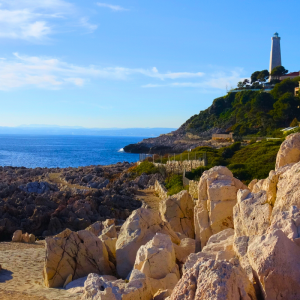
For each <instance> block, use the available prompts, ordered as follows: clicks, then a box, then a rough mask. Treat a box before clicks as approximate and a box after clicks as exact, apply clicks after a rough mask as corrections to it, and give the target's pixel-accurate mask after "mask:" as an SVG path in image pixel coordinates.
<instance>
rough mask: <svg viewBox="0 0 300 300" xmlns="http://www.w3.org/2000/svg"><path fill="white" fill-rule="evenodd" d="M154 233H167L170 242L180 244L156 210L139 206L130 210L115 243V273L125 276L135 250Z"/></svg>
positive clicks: (134, 256)
mask: <svg viewBox="0 0 300 300" xmlns="http://www.w3.org/2000/svg"><path fill="white" fill-rule="evenodd" d="M156 233H164V234H167V235H169V236H170V237H171V239H172V242H174V243H175V244H180V240H179V238H178V236H177V235H176V233H175V232H174V231H173V230H172V228H171V226H170V224H169V223H168V222H164V221H162V218H161V216H160V214H159V213H158V212H157V211H154V210H151V209H146V208H140V209H138V210H135V211H133V212H132V214H131V215H130V216H129V218H128V219H127V220H126V222H125V223H124V224H123V225H122V227H121V230H120V233H119V237H118V240H117V244H116V261H117V273H118V274H119V276H120V277H122V278H126V277H127V275H128V274H129V272H130V271H131V270H132V268H133V265H134V262H135V258H136V253H137V251H138V250H139V248H140V247H141V246H142V245H145V244H146V243H147V242H149V241H150V240H151V239H152V238H153V237H154V235H155V234H156Z"/></svg>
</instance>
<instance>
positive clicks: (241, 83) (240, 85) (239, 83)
mask: <svg viewBox="0 0 300 300" xmlns="http://www.w3.org/2000/svg"><path fill="white" fill-rule="evenodd" d="M237 87H238V88H239V89H242V88H243V87H244V84H243V82H242V81H239V82H238V84H237Z"/></svg>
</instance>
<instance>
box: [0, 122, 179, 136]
mask: <svg viewBox="0 0 300 300" xmlns="http://www.w3.org/2000/svg"><path fill="white" fill-rule="evenodd" d="M175 129H176V128H84V127H79V126H76V127H75V126H74V127H72V126H70V127H68V126H58V125H21V126H18V127H0V134H36V135H94V136H137V137H139V136H140V137H157V136H159V135H161V134H165V133H168V132H170V131H173V130H175Z"/></svg>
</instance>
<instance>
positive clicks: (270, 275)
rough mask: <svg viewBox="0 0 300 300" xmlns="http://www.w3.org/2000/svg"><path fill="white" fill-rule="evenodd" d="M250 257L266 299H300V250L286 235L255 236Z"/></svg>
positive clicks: (250, 247) (249, 250) (277, 232)
mask: <svg viewBox="0 0 300 300" xmlns="http://www.w3.org/2000/svg"><path fill="white" fill-rule="evenodd" d="M247 254H248V258H249V262H250V265H251V267H252V269H253V270H254V272H255V273H256V274H257V277H258V280H259V282H260V286H261V289H262V291H263V295H264V299H266V300H273V299H286V300H296V299H300V259H299V258H300V247H299V246H298V245H297V244H295V243H294V242H293V241H291V240H290V239H289V238H288V237H287V236H286V235H285V234H284V232H282V231H281V230H276V231H273V232H272V233H270V234H266V235H262V236H256V237H254V238H253V240H252V241H251V243H249V245H248V250H247Z"/></svg>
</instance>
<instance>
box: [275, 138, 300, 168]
mask: <svg viewBox="0 0 300 300" xmlns="http://www.w3.org/2000/svg"><path fill="white" fill-rule="evenodd" d="M299 161H300V133H294V134H290V135H288V136H287V137H286V139H285V141H284V142H283V143H282V144H281V146H280V149H279V152H278V154H277V158H276V170H277V169H279V168H280V167H283V166H285V165H287V164H291V163H297V162H299Z"/></svg>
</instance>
